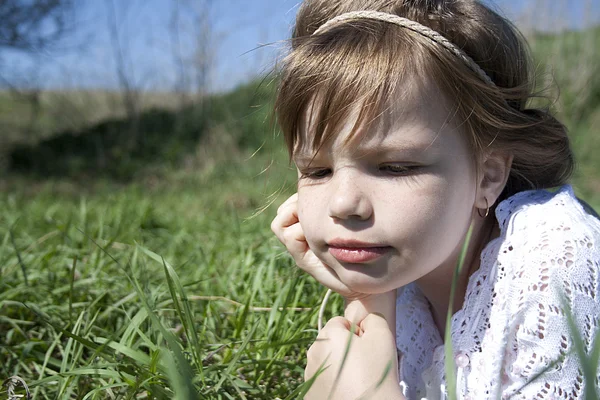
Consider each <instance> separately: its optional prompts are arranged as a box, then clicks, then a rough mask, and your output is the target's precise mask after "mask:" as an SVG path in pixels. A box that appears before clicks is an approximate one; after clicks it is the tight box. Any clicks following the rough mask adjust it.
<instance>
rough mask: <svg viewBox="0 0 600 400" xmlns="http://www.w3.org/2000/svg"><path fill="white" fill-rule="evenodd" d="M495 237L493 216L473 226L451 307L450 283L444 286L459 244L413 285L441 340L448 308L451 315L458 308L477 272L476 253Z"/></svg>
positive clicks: (449, 275)
mask: <svg viewBox="0 0 600 400" xmlns="http://www.w3.org/2000/svg"><path fill="white" fill-rule="evenodd" d="M498 234H499V229H498V227H497V224H496V220H495V219H494V217H493V216H490V217H488V218H486V219H484V220H477V221H475V222H474V223H473V232H472V234H471V240H470V242H469V245H468V247H467V253H466V255H465V260H464V265H463V267H462V270H461V272H460V275H459V276H458V280H457V283H456V287H455V291H454V299H453V300H452V307H451V308H450V307H449V305H450V300H451V299H450V294H451V293H450V291H451V284H450V285H449V284H448V283H449V282H450V283H451V282H452V280H453V274H454V270H455V268H456V265H457V263H458V259H459V257H460V253H461V250H462V247H463V246H462V243H463V242H462V241H461V243H460V245H459V246H458V249H457V250H456V251H455V254H453V256H452V257H451V258H450V259H449V260H448V261H446V263H444V264H443V265H441V266H440V267H438V268H436V269H435V270H433V271H432V272H431V273H429V274H427V275H425V276H423V277H422V278H420V279H418V280H417V281H416V283H417V286H418V287H419V289H420V290H421V292H423V294H424V295H425V297H426V298H427V300H428V301H429V304H430V305H431V313H432V315H433V319H434V321H435V324H436V326H437V328H438V330H439V331H440V334H441V336H442V338H443V337H444V335H445V333H446V319H447V318H448V312H449V309H450V310H451V311H450V312H451V315H454V313H455V312H456V311H458V310H460V309H461V308H462V306H463V302H464V297H465V293H466V291H467V285H468V283H469V277H470V276H471V275H472V274H473V273H474V272H475V271H477V270H478V269H479V264H480V254H481V252H482V251H483V248H484V247H485V245H487V243H489V241H490V240H492V239H493V238H494V237H496V236H497V235H498ZM465 236H466V233H465Z"/></svg>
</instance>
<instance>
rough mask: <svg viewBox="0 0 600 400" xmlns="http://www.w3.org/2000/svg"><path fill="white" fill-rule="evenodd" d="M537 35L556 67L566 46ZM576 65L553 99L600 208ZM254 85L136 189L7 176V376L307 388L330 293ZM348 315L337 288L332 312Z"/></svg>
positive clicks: (100, 392)
mask: <svg viewBox="0 0 600 400" xmlns="http://www.w3.org/2000/svg"><path fill="white" fill-rule="evenodd" d="M593 34H595V35H596V34H597V33H593ZM584 38H587V36H585V37H584ZM561 40H564V42H561V43H567V42H568V41H569V40H572V39H571V38H570V37H568V38H563V39H561ZM574 40H576V41H577V40H583V39H581V38H579V39H577V38H575V39H574ZM586 40H587V39H586ZM537 43H538V44H537V46H538V47H537V48H534V49H537V51H538V52H541V53H543V54H545V55H547V57H546V60H551V59H552V58H551V57H550V55H553V54H554V53H555V52H557V54H559V55H560V54H563V53H562V52H564V51H566V50H565V48H566V49H571V47H570V46H566V47H565V48H563V47H561V46H563V44H560V43H559V44H557V42H556V38H546V37H540V38H539V40H538V42H537ZM577 43H579V42H577ZM569 51H571V50H569ZM538 57H539V56H538ZM556 57H557V59H558V58H560V57H559V56H556ZM590 57H591V56H590ZM594 57H595V56H594ZM591 59H592V60H596V59H595V58H593V57H592V58H591ZM568 62H570V63H572V62H574V61H573V60H570V61H568ZM542 65H543V64H542ZM586 65H588V68H591V67H589V66H590V65H592V67H593V66H594V65H600V64H595V61H594V62H591V64H586ZM559 71H561V72H559ZM565 71H569V68H566V67H564V66H561V67H560V68H557V75H556V80H557V81H558V83H560V84H564V85H565V86H566V88H565V89H564V93H565V96H564V99H565V100H564V102H560V103H558V104H557V105H556V107H557V109H558V111H559V112H560V113H561V115H562V116H563V117H564V118H565V119H566V120H567V122H568V124H569V126H570V127H571V131H572V136H573V141H574V148H575V150H576V153H577V155H578V157H579V161H580V164H579V169H578V171H577V174H576V176H575V179H574V182H575V185H576V187H577V190H578V193H580V194H581V195H582V197H583V198H584V199H586V200H588V201H589V202H590V203H592V204H593V205H594V206H595V207H596V208H600V162H599V161H598V160H599V158H598V157H597V152H598V150H599V149H600V143H599V140H600V138H599V137H598V135H594V134H593V133H594V131H596V130H597V129H598V128H599V127H600V111H599V108H598V107H599V104H600V102H595V100H594V99H595V97H594V96H596V94H595V92H594V91H593V88H592V89H588V90H587V92H586V93H588V94H586V96H588V99H591V100H586V101H585V102H581V101H580V100H577V99H578V97H577V96H575V95H572V94H571V93H572V92H573V93H576V92H577V90H579V89H578V87H579V86H577V85H579V84H580V83H573V82H575V81H576V82H579V81H580V79H581V78H580V75H578V74H570V73H569V74H567V73H566V72H565ZM592 72H593V71H592ZM586 73H588V72H586ZM592 75H593V74H592ZM597 76H600V74H598V75H597ZM248 92H251V90H250V89H248V88H242V89H240V91H239V92H235V93H232V94H231V95H230V97H225V98H221V99H220V100H219V101H220V102H221V103H222V104H221V106H215V108H214V112H223V113H225V114H227V115H225V117H226V118H225V117H223V118H221V119H229V120H230V123H227V124H219V125H217V126H213V127H212V134H211V135H209V136H207V137H204V138H203V141H202V142H201V144H200V145H198V147H197V148H196V149H192V151H191V153H187V154H185V156H184V157H182V160H183V161H182V162H180V163H179V164H178V165H177V166H176V167H174V166H173V165H172V164H168V165H162V164H160V163H157V164H152V165H151V166H150V167H149V168H147V169H146V170H144V171H142V172H140V173H139V174H136V175H134V177H133V179H132V180H129V181H128V182H127V183H123V182H119V181H114V180H110V179H94V180H92V179H89V177H88V178H85V177H84V178H83V179H81V178H80V179H72V178H64V177H63V178H61V177H54V178H52V179H48V180H42V179H39V178H31V177H27V176H4V177H3V178H1V179H0V189H1V190H0V382H1V381H2V380H3V379H5V378H9V377H12V376H15V375H16V376H19V377H21V378H22V379H24V380H25V382H26V383H27V385H28V386H29V389H30V390H31V393H32V394H33V395H34V398H36V399H57V398H58V399H68V398H70V399H106V398H109V399H141V398H157V399H170V398H173V397H174V396H177V398H180V399H196V398H198V399H275V398H281V399H293V398H298V397H299V394H300V391H301V390H302V386H301V381H302V376H303V369H304V362H305V361H304V358H305V351H306V349H307V347H308V345H309V344H310V343H311V342H312V341H313V340H314V337H315V335H316V319H317V307H318V305H319V303H320V301H321V299H322V296H323V295H324V290H323V288H322V287H320V286H319V285H317V284H316V283H315V282H314V281H313V280H312V279H309V278H307V276H305V275H302V274H299V273H298V271H297V268H295V267H294V265H293V263H292V261H291V259H290V258H289V256H287V255H286V253H284V251H283V248H282V246H281V245H280V244H279V243H278V242H277V240H276V239H275V238H274V237H273V235H272V234H271V232H270V230H269V224H270V220H271V219H272V217H273V215H274V213H275V209H276V207H273V206H271V207H269V205H270V204H271V203H274V204H276V205H278V204H279V203H281V202H282V201H283V200H284V199H285V198H286V197H287V196H288V195H289V194H291V193H292V192H293V191H294V184H295V181H294V179H295V178H294V175H295V174H294V171H292V170H291V169H290V168H289V165H288V163H287V159H286V156H285V154H284V152H283V150H282V149H281V148H280V147H278V146H276V145H272V140H271V139H272V138H271V137H270V136H271V134H270V133H269V132H270V129H269V127H268V120H267V111H266V109H261V110H259V111H256V110H254V109H249V108H248V107H247V105H245V103H244V101H241V100H240V102H239V104H234V103H233V102H232V101H231V100H232V99H238V100H239V99H240V98H245V97H244V96H246V97H247V96H250V97H251V96H252V93H248ZM217 103H218V101H217ZM590 104H591V106H590ZM226 105H228V106H230V107H232V109H234V108H237V109H238V111H239V112H237V111H236V112H234V111H231V112H230V113H228V111H223V110H226V108H225V107H226ZM240 110H241V111H240ZM250 116H252V117H250ZM248 126H251V127H252V128H251V129H250V128H248ZM244 129H246V130H245V131H244ZM223 132H226V133H227V132H229V133H231V135H232V137H234V139H231V140H234V141H235V143H232V142H231V141H228V140H229V139H227V138H228V137H229V136H228V135H227V134H222V133H223ZM236 132H237V133H236ZM239 132H243V134H242V133H239ZM248 132H249V133H248ZM50 134H51V133H49V134H48V135H50ZM244 135H245V136H244ZM249 135H254V137H252V136H249ZM261 135H262V136H263V137H265V138H266V139H261ZM244 138H246V139H244ZM238 139H239V140H238ZM244 140H246V142H244ZM265 140H266V142H267V143H266V145H265V146H263V147H262V149H261V150H260V151H258V152H256V153H255V152H254V150H255V149H256V147H257V146H256V145H255V143H256V142H259V143H260V142H261V141H265ZM275 140H276V141H278V142H279V141H280V140H281V139H280V138H275ZM281 147H282V146H281ZM341 310H342V304H341V300H340V299H339V298H338V297H336V296H334V298H333V300H332V302H330V307H329V310H328V314H329V315H333V314H338V313H340V312H341ZM15 382H16V381H15ZM8 386H9V385H8V383H7V385H5V386H4V387H3V388H2V389H0V399H6V398H7V397H8V391H7V388H8ZM15 390H16V391H17V393H21V394H22V393H24V392H23V389H22V388H21V387H20V386H18V385H17V389H15Z"/></svg>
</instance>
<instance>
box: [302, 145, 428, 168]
mask: <svg viewBox="0 0 600 400" xmlns="http://www.w3.org/2000/svg"><path fill="white" fill-rule="evenodd" d="M436 139H437V138H436ZM436 142H437V140H434V141H433V142H415V143H403V145H398V144H395V143H394V142H393V141H387V142H384V143H380V144H375V145H371V146H361V147H359V148H356V154H358V155H359V157H368V156H369V155H377V156H383V157H385V156H391V155H394V156H396V155H400V154H402V155H403V156H407V157H409V156H410V157H414V156H415V155H422V154H427V153H434V152H436V151H437V149H438V147H439V146H436V145H435V144H436ZM345 146H351V144H347V145H345ZM320 155H322V154H321V152H319V153H310V152H307V151H299V152H297V153H296V154H294V155H293V156H292V160H293V161H294V162H295V163H296V164H301V165H309V164H310V163H311V162H313V161H315V160H318V159H319V156H320Z"/></svg>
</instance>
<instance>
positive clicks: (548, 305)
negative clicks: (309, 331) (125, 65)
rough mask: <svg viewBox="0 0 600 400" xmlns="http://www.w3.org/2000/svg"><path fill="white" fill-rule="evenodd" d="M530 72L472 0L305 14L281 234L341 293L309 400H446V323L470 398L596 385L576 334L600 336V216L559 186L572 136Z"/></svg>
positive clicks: (288, 128) (311, 369) (284, 105)
mask: <svg viewBox="0 0 600 400" xmlns="http://www.w3.org/2000/svg"><path fill="white" fill-rule="evenodd" d="M530 68H531V67H530V62H529V58H528V54H527V47H526V44H525V42H524V40H523V39H522V37H521V36H520V35H519V33H518V32H517V31H516V30H515V28H514V27H513V26H512V25H511V24H510V23H509V22H508V21H506V20H505V19H504V18H502V17H501V16H499V15H498V14H496V13H495V12H494V11H492V10H490V9H489V8H487V7H486V6H485V5H483V4H481V3H479V2H477V1H474V0H306V1H305V2H304V3H303V4H302V6H301V8H300V10H299V12H298V16H297V20H296V26H295V29H294V33H293V37H292V49H291V52H290V54H289V55H288V56H287V58H286V59H285V61H284V65H283V69H282V76H281V81H280V86H279V91H278V98H277V102H276V111H277V116H278V121H279V123H280V126H281V129H282V130H283V132H284V135H285V139H286V142H287V146H288V149H289V152H290V155H291V157H292V159H293V161H294V163H295V164H296V166H297V168H298V176H299V181H298V193H297V194H296V195H294V196H292V197H291V198H290V199H288V200H287V201H286V202H285V203H284V204H283V205H282V206H281V207H280V208H279V210H278V215H277V217H276V218H275V219H274V221H273V224H272V229H273V231H274V232H275V234H276V235H277V237H278V238H279V239H280V240H281V241H282V242H283V243H284V244H285V246H286V247H287V249H288V251H289V252H290V253H291V254H292V256H293V257H294V259H295V261H296V263H297V264H298V266H299V267H300V268H302V269H303V270H304V271H306V272H308V273H309V274H311V275H312V276H313V277H314V278H316V279H317V280H318V281H319V282H321V283H322V284H323V285H325V286H327V287H329V288H330V289H332V290H334V291H336V292H338V293H340V294H341V295H343V296H344V297H345V299H346V300H347V302H346V304H347V306H346V312H345V316H344V317H336V318H333V319H331V320H330V321H329V322H328V323H327V325H326V326H325V327H324V328H323V329H322V330H321V332H320V333H319V335H318V337H317V341H315V343H314V344H313V345H312V346H311V348H310V349H309V351H308V354H307V366H306V371H305V377H306V379H310V378H315V374H316V373H317V370H319V368H320V367H321V366H325V367H327V368H325V370H324V371H323V372H322V373H320V374H318V376H316V379H315V380H314V382H313V385H312V387H311V389H310V391H309V393H308V395H307V398H310V399H322V398H323V399H324V398H334V399H356V398H359V397H360V396H361V395H362V394H365V393H366V394H369V395H371V396H372V397H370V398H376V399H404V398H407V399H421V398H423V397H426V398H427V399H429V400H431V399H441V398H446V396H448V390H449V389H448V388H449V387H451V386H452V385H451V384H452V382H448V381H447V380H446V376H445V369H444V356H445V351H446V349H445V346H444V342H443V338H444V336H445V334H446V332H445V330H446V319H447V318H448V317H450V318H451V325H450V330H451V332H450V333H451V340H452V349H453V350H452V351H453V360H452V362H453V364H454V365H455V372H456V377H455V381H456V386H455V388H456V395H457V397H458V398H460V399H468V398H471V399H488V398H489V399H496V398H499V397H500V398H503V399H504V398H515V399H534V398H535V399H579V398H583V396H584V392H585V389H586V386H587V385H592V386H596V385H597V384H598V379H597V377H596V376H593V375H589V374H588V375H587V376H584V373H583V368H582V367H581V360H580V359H579V357H578V356H577V353H576V351H575V344H576V341H575V340H574V337H576V336H577V337H581V338H582V340H583V345H584V346H585V350H586V351H587V352H591V349H592V347H593V344H594V340H595V339H596V337H597V336H599V335H597V333H598V321H599V316H600V289H599V277H598V276H599V270H600V268H599V263H600V250H599V247H600V222H599V221H598V220H597V219H595V218H594V217H593V216H591V215H589V214H588V213H587V212H586V211H585V209H584V208H583V207H582V206H581V205H580V203H579V202H578V200H577V199H576V197H575V196H574V194H573V190H572V189H571V187H569V186H562V185H564V184H565V183H566V181H567V179H568V178H569V175H570V174H571V171H572V169H573V156H572V153H571V150H570V147H569V141H568V138H567V134H566V131H565V128H564V126H563V125H562V124H561V123H559V122H558V121H557V120H555V119H554V118H553V117H552V116H551V115H550V114H549V113H548V112H547V111H545V110H538V109H534V108H530V106H529V102H528V100H529V99H530V97H531V96H532V94H531V92H532V86H533V78H532V77H531V75H530V72H531V70H530ZM555 187H558V190H556V191H552V192H551V191H546V190H544V189H546V188H555ZM469 229H471V237H470V240H469V241H468V242H467V233H468V232H469ZM465 242H467V247H466V249H467V251H466V253H465V258H464V263H463V264H462V265H463V268H462V269H460V273H459V274H458V278H457V284H456V286H455V290H456V292H455V295H454V296H453V297H452V296H451V287H452V280H453V273H454V271H455V269H456V266H457V262H458V259H459V257H460V255H461V249H462V248H463V243H465ZM562 296H564V300H565V302H564V303H563V302H562V299H563V297H562ZM567 307H568V308H569V309H570V310H571V311H572V312H573V313H574V317H575V323H576V326H577V328H578V331H579V332H577V333H575V332H571V330H570V329H569V325H568V323H567V318H566V316H565V309H566V308H567ZM349 339H351V340H350V342H349ZM348 343H350V346H349V348H348V347H347V345H348ZM396 350H397V351H396ZM397 357H398V358H399V362H398V359H397ZM390 362H391V363H392V364H391V366H392V369H391V371H390V370H389V368H388V369H387V370H386V367H389V366H390ZM342 365H343V368H340V367H341V366H342ZM386 371H388V372H389V373H387V374H386ZM382 377H383V378H382Z"/></svg>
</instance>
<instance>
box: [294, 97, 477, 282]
mask: <svg viewBox="0 0 600 400" xmlns="http://www.w3.org/2000/svg"><path fill="white" fill-rule="evenodd" d="M433 92H434V91H431V90H427V91H426V92H422V94H418V93H415V94H413V95H411V96H408V98H407V100H406V101H404V102H403V104H402V105H401V109H400V108H399V109H397V110H393V112H392V113H391V119H390V123H389V124H378V125H379V128H373V130H372V131H370V132H358V135H356V137H355V138H353V139H352V140H351V141H350V142H349V143H344V142H345V139H346V138H347V136H348V134H349V133H350V131H351V129H352V126H353V125H354V124H353V122H354V121H349V123H348V124H347V125H346V127H345V128H344V129H343V131H342V132H339V134H338V135H337V136H336V138H335V139H334V140H333V141H331V142H330V143H329V144H326V145H325V146H323V147H322V148H321V150H320V151H319V152H318V153H317V154H316V155H315V154H314V153H311V152H308V151H306V152H303V151H302V149H299V150H298V151H297V152H296V154H295V155H294V161H295V163H296V166H297V168H298V172H299V176H300V179H299V183H298V195H299V197H298V216H299V220H300V224H301V226H302V228H303V230H304V233H305V235H306V240H307V242H308V244H309V246H310V248H311V249H312V250H313V251H314V253H315V254H316V255H317V256H318V257H319V258H320V259H321V260H322V261H323V262H324V263H326V264H327V265H329V266H330V267H331V268H332V269H333V270H334V271H335V273H337V275H338V277H339V279H340V280H341V281H342V282H343V283H345V284H346V285H347V286H348V287H349V288H350V289H351V290H353V291H356V292H361V293H382V292H385V291H389V290H392V289H394V288H398V287H401V286H403V285H406V284H408V283H410V282H412V281H415V280H417V279H419V278H420V277H423V276H425V275H427V274H429V273H430V272H431V271H433V270H435V269H437V268H439V267H444V268H454V266H455V263H456V259H457V257H458V254H459V252H460V248H461V246H462V240H463V238H464V236H465V234H466V232H467V230H468V227H469V224H470V222H471V218H472V215H473V212H474V202H475V198H476V192H477V174H476V168H475V163H474V157H473V155H472V154H471V151H470V150H469V147H468V144H467V141H466V139H465V136H464V133H463V132H461V131H460V129H459V128H457V127H456V126H454V125H453V124H452V123H450V122H449V121H448V120H449V115H448V111H446V108H445V107H444V104H443V101H442V100H440V99H442V96H441V95H439V94H432V93H433ZM308 125H309V126H310V122H309V123H308ZM307 131H310V129H307ZM306 139H307V138H305V140H304V141H303V142H304V143H305V146H304V147H305V148H310V140H306Z"/></svg>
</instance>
